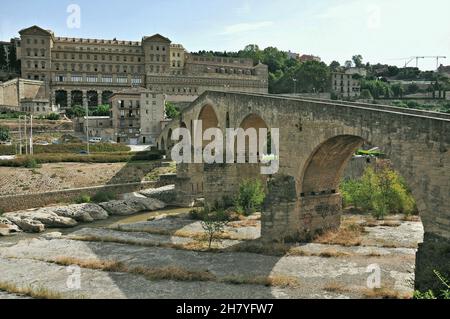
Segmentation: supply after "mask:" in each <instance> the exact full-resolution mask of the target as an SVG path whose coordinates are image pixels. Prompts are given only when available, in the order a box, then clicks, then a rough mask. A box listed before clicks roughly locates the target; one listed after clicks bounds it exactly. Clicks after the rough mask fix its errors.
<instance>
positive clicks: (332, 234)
mask: <svg viewBox="0 0 450 319" xmlns="http://www.w3.org/2000/svg"><path fill="white" fill-rule="evenodd" d="M363 233H364V227H363V226H362V225H359V224H349V225H345V226H343V227H341V228H339V229H338V230H331V231H328V232H325V233H324V234H322V235H319V236H318V237H316V238H315V239H314V242H315V243H318V244H327V245H341V246H345V247H350V246H360V245H361V241H362V238H361V237H362V234H363Z"/></svg>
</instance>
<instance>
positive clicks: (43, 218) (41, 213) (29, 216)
mask: <svg viewBox="0 0 450 319" xmlns="http://www.w3.org/2000/svg"><path fill="white" fill-rule="evenodd" d="M51 210H52V209H51V208H41V209H37V210H25V211H18V212H13V213H6V214H4V217H6V218H7V219H9V220H11V221H12V222H13V223H14V224H16V225H17V226H19V227H20V228H22V229H23V227H21V226H20V225H19V224H18V223H17V221H18V220H22V219H26V220H35V221H38V222H41V223H42V224H44V225H45V226H47V227H50V228H51V227H61V228H68V227H74V226H76V225H77V222H76V221H75V220H74V219H72V218H69V217H62V216H58V215H57V214H55V213H53V212H52V211H51ZM24 230H25V229H24Z"/></svg>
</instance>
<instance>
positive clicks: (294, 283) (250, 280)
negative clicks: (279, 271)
mask: <svg viewBox="0 0 450 319" xmlns="http://www.w3.org/2000/svg"><path fill="white" fill-rule="evenodd" d="M220 282H223V283H227V284H233V285H262V286H266V287H284V288H286V287H298V286H299V285H300V281H299V280H298V278H296V277H291V276H282V275H273V276H269V277H265V276H256V277H250V276H241V275H239V276H226V277H224V278H221V279H220Z"/></svg>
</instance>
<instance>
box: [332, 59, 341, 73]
mask: <svg viewBox="0 0 450 319" xmlns="http://www.w3.org/2000/svg"><path fill="white" fill-rule="evenodd" d="M340 66H341V64H340V63H339V62H338V61H333V62H331V63H330V69H331V71H336V70H337V69H338V68H339V67H340Z"/></svg>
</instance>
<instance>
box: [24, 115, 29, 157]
mask: <svg viewBox="0 0 450 319" xmlns="http://www.w3.org/2000/svg"><path fill="white" fill-rule="evenodd" d="M24 118H25V121H24V129H23V130H24V138H25V155H28V136H27V116H26V115H24Z"/></svg>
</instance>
